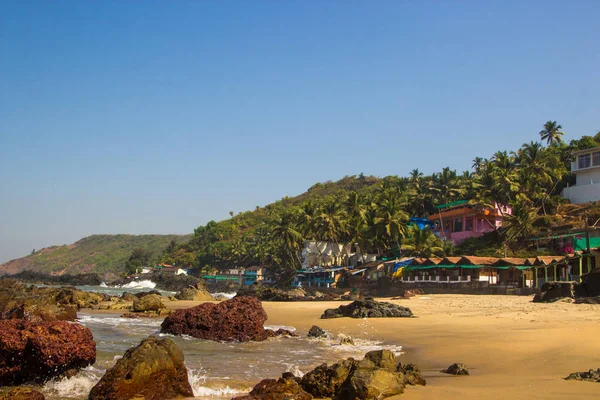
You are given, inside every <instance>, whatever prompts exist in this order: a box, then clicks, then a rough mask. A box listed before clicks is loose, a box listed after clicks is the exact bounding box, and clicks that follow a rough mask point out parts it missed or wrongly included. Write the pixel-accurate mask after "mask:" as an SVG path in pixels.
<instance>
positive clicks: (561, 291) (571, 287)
mask: <svg viewBox="0 0 600 400" xmlns="http://www.w3.org/2000/svg"><path fill="white" fill-rule="evenodd" d="M578 286H579V283H576V282H546V283H544V284H543V285H542V288H541V293H537V294H536V295H535V296H534V297H533V301H534V302H536V303H550V302H554V301H557V300H560V299H564V298H569V299H574V298H575V291H576V290H577V289H576V287H578Z"/></svg>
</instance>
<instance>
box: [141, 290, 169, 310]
mask: <svg viewBox="0 0 600 400" xmlns="http://www.w3.org/2000/svg"><path fill="white" fill-rule="evenodd" d="M164 308H167V307H166V306H165V305H164V304H163V302H162V298H161V296H160V295H157V294H149V295H146V296H144V297H140V298H139V299H135V300H134V301H133V311H134V312H147V311H156V312H158V311H160V310H162V309H164Z"/></svg>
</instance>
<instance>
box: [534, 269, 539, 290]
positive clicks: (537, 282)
mask: <svg viewBox="0 0 600 400" xmlns="http://www.w3.org/2000/svg"><path fill="white" fill-rule="evenodd" d="M533 269H534V270H535V276H534V278H533V279H535V281H534V282H535V287H536V288H539V287H540V280H539V279H538V269H537V267H533Z"/></svg>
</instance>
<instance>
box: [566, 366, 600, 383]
mask: <svg viewBox="0 0 600 400" xmlns="http://www.w3.org/2000/svg"><path fill="white" fill-rule="evenodd" d="M565 379H566V380H568V381H570V380H575V381H590V382H600V368H598V369H597V370H593V369H590V370H589V371H587V372H573V373H572V374H571V375H569V376H567V377H566V378H565Z"/></svg>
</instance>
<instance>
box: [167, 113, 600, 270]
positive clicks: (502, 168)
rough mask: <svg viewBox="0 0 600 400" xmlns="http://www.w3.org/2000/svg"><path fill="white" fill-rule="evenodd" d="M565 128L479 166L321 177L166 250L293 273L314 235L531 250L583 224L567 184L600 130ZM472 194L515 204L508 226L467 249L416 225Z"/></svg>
mask: <svg viewBox="0 0 600 400" xmlns="http://www.w3.org/2000/svg"><path fill="white" fill-rule="evenodd" d="M562 135H563V132H562V127H561V126H560V125H558V124H557V123H556V122H553V121H548V122H547V123H546V124H544V126H543V129H542V130H541V131H540V132H539V133H536V132H533V133H532V136H531V138H532V139H533V140H532V141H530V142H528V143H525V144H523V145H522V146H521V148H519V149H516V150H515V151H509V150H500V151H497V152H496V153H495V154H494V155H493V156H492V157H491V158H489V159H486V158H480V157H477V158H475V159H474V160H473V164H472V169H471V170H469V171H463V172H457V171H456V170H453V169H451V168H450V167H447V168H444V169H443V170H442V171H439V172H437V173H434V174H432V175H427V176H426V175H424V174H423V173H421V172H420V171H419V169H417V168H415V169H414V170H412V171H411V173H410V175H409V176H408V177H399V176H387V177H384V178H378V177H373V176H364V175H362V174H361V175H359V176H347V177H345V178H343V179H341V180H339V181H337V182H324V183H317V184H315V185H313V186H312V187H311V188H310V189H308V191H307V192H306V193H303V194H301V195H299V196H297V197H293V198H290V197H285V198H283V199H281V200H279V201H276V202H275V203H272V204H269V205H267V206H265V207H257V208H256V209H255V210H253V211H247V212H243V213H240V214H237V215H233V216H232V218H230V219H228V220H225V221H221V222H214V221H211V222H209V223H208V224H206V225H205V226H200V227H198V228H197V229H195V231H194V236H193V237H192V239H191V240H190V241H189V242H187V243H182V244H180V245H178V246H174V247H172V248H170V249H169V250H168V251H166V252H165V253H164V255H163V258H162V259H163V261H166V262H169V263H176V264H187V265H191V266H194V267H197V268H200V269H203V270H204V271H209V270H210V269H212V268H215V267H216V268H225V267H230V266H235V265H246V266H247V265H253V264H260V265H264V266H267V267H270V268H272V269H273V270H275V271H278V272H283V273H284V274H283V275H284V276H285V275H288V276H291V274H292V273H293V271H294V270H295V269H296V268H297V267H298V266H299V262H300V261H299V257H298V254H299V250H300V249H301V246H302V242H303V241H304V240H320V241H332V242H337V243H345V244H347V243H351V244H358V245H359V246H360V248H361V249H362V251H364V252H369V253H376V254H379V255H392V254H398V251H399V250H403V254H420V255H427V254H432V253H436V254H447V255H449V254H452V253H454V254H460V253H461V252H462V251H468V252H471V254H472V253H487V254H489V253H496V254H499V255H500V254H504V253H506V254H523V253H524V252H528V251H530V249H528V247H529V245H530V244H531V242H529V241H527V240H525V239H528V238H530V237H531V236H532V235H543V234H544V233H546V232H550V231H551V230H552V229H553V228H554V227H557V226H560V225H565V224H571V225H573V226H576V225H580V224H583V220H582V218H581V213H578V212H577V210H581V207H573V206H571V208H570V209H569V210H568V212H563V211H564V210H566V209H565V204H566V203H567V201H566V200H565V199H563V198H562V197H560V193H561V191H562V189H563V188H564V187H566V186H567V185H568V184H572V183H574V177H573V175H572V174H570V172H569V167H570V162H571V159H572V152H573V151H575V150H580V149H586V148H592V147H597V146H600V132H599V133H597V134H596V135H595V136H584V137H582V138H580V139H578V140H572V141H571V142H570V143H568V144H567V143H564V142H563V141H562ZM536 139H537V141H536ZM540 140H541V141H540ZM462 199H465V200H468V201H469V204H471V205H472V206H474V207H478V208H482V209H485V208H487V207H492V206H493V205H494V204H495V203H497V204H506V205H510V206H511V207H512V209H513V214H512V215H506V219H505V223H504V227H503V228H502V229H501V230H499V231H497V232H494V234H493V235H488V237H486V238H484V239H483V240H479V241H471V242H468V243H466V247H465V248H463V249H461V248H460V247H458V248H452V247H448V246H447V245H444V244H443V243H441V242H439V240H437V239H436V238H435V237H432V235H431V233H430V232H426V233H425V234H420V235H417V234H416V232H415V230H414V229H416V228H414V227H412V228H411V227H409V226H408V220H409V218H410V217H426V216H428V215H430V214H431V213H433V212H434V211H435V206H436V205H440V204H445V203H449V202H452V201H456V200H462Z"/></svg>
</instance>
